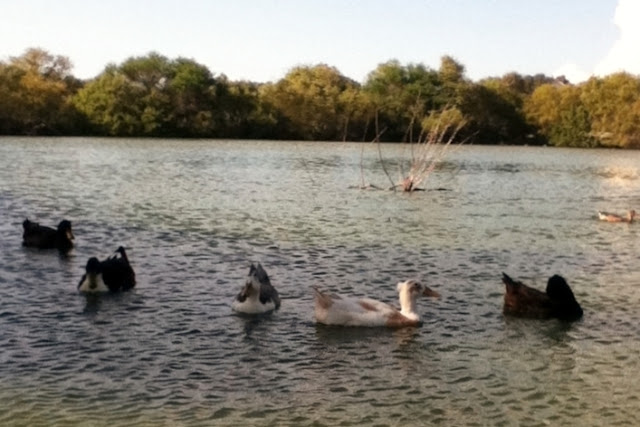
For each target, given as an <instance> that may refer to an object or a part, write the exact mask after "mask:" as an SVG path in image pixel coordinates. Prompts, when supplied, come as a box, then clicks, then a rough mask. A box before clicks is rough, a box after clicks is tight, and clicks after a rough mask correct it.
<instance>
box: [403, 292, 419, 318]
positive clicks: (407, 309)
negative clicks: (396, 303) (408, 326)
mask: <svg viewBox="0 0 640 427" xmlns="http://www.w3.org/2000/svg"><path fill="white" fill-rule="evenodd" d="M400 313H401V314H402V315H403V316H405V317H408V318H410V319H416V320H417V319H418V314H417V312H416V298H415V297H412V296H411V295H410V294H409V292H404V291H403V292H400Z"/></svg>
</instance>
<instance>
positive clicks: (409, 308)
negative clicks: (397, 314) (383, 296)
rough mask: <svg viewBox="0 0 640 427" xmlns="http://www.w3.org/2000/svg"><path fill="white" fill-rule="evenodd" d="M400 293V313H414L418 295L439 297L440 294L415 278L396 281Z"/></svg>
mask: <svg viewBox="0 0 640 427" xmlns="http://www.w3.org/2000/svg"><path fill="white" fill-rule="evenodd" d="M398 293H399V294H400V308H401V312H402V313H414V312H415V309H416V306H415V305H416V300H417V299H418V297H420V296H426V297H432V298H439V297H440V294H439V293H438V292H436V291H434V290H432V289H430V288H429V287H428V286H424V285H422V284H421V283H419V282H417V281H416V280H407V281H404V282H400V283H398Z"/></svg>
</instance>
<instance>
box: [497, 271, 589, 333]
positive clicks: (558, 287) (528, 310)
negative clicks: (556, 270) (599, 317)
mask: <svg viewBox="0 0 640 427" xmlns="http://www.w3.org/2000/svg"><path fill="white" fill-rule="evenodd" d="M502 282H503V283H504V284H505V286H506V292H505V294H504V307H503V312H504V314H505V315H508V316H515V317H527V318H535V319H549V318H557V319H560V320H565V321H573V320H578V319H580V318H581V317H582V314H583V312H582V307H580V304H578V301H576V298H575V296H574V295H573V292H572V291H571V288H570V287H569V285H568V284H567V281H566V280H565V279H564V278H563V277H562V276H559V275H557V274H556V275H553V276H551V277H550V278H549V280H548V281H547V288H546V290H545V292H542V291H539V290H537V289H534V288H531V287H529V286H527V285H525V284H524V283H522V282H518V281H515V280H513V279H512V278H511V277H509V276H508V275H507V274H506V273H502Z"/></svg>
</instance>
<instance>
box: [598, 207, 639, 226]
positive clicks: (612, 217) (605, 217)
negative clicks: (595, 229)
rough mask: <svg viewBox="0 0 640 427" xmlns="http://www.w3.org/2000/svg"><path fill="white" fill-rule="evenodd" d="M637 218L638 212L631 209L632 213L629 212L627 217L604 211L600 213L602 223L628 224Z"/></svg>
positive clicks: (599, 217)
mask: <svg viewBox="0 0 640 427" xmlns="http://www.w3.org/2000/svg"><path fill="white" fill-rule="evenodd" d="M635 216H636V211H635V210H633V209H631V210H630V211H628V212H627V216H622V215H616V214H613V213H609V212H602V211H598V219H600V221H607V222H628V223H632V222H633V219H634V218H635Z"/></svg>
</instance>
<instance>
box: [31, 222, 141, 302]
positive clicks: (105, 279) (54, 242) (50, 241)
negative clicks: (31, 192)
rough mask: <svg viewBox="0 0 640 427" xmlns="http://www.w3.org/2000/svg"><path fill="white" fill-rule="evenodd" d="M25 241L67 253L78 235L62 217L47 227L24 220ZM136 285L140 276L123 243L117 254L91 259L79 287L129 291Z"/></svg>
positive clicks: (98, 290)
mask: <svg viewBox="0 0 640 427" xmlns="http://www.w3.org/2000/svg"><path fill="white" fill-rule="evenodd" d="M22 228H23V233H22V244H23V245H24V246H27V247H33V248H38V249H58V250H59V251H60V252H62V253H65V254H66V253H67V252H69V251H70V250H71V249H72V248H73V240H74V239H75V236H74V235H73V231H72V229H71V222H70V221H68V220H66V219H65V220H62V221H60V223H59V224H58V227H57V228H52V227H47V226H43V225H40V224H38V223H35V222H32V221H29V219H26V220H24V222H23V223H22ZM135 285H136V275H135V272H134V271H133V268H132V267H131V264H130V263H129V258H128V257H127V253H126V251H125V249H124V247H122V246H120V247H119V248H118V249H117V250H116V251H115V253H114V255H112V256H110V257H108V258H107V259H105V260H104V261H100V260H99V259H98V258H96V257H91V258H89V261H87V265H86V267H85V274H84V275H83V276H82V278H81V279H80V283H79V284H78V290H79V291H81V292H118V291H126V290H129V289H131V288H133V287H134V286H135Z"/></svg>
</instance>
